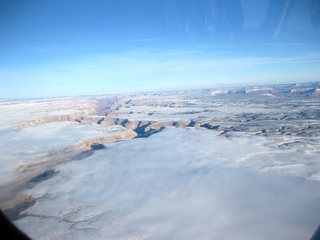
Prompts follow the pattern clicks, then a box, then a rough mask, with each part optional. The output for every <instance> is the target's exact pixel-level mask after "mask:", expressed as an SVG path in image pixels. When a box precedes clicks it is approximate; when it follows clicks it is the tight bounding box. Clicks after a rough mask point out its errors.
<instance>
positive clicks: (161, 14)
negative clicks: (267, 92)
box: [0, 0, 320, 98]
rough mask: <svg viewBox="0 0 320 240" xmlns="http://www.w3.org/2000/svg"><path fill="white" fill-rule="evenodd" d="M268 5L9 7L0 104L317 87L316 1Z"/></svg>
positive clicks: (178, 0)
mask: <svg viewBox="0 0 320 240" xmlns="http://www.w3.org/2000/svg"><path fill="white" fill-rule="evenodd" d="M271 2H272V0H271ZM268 3H269V0H261V1H259V3H257V1H254V0H239V1H238V0H226V1H222V0H217V1H210V0H200V1H195V0H185V1H182V0H163V1H152V2H151V1H147V0H131V1H129V0H118V1H102V0H101V1H100V0H99V1H88V0H77V1H75V0H69V1H62V0H56V1H49V0H42V1H39V0H32V1H22V0H20V1H19V0H3V1H1V3H0V42H1V44H0V98H29V97H47V96H62V95H82V94H101V93H114V92H127V91H144V90H163V89H173V88H190V87H216V86H232V85H246V84H249V85H252V84H269V83H286V82H307V81H318V80H319V79H320V78H319V76H320V73H319V72H320V71H319V70H318V69H319V67H320V48H319V44H318V42H319V33H317V32H319V30H317V31H316V29H315V27H314V26H313V25H312V23H311V17H310V14H309V12H310V7H311V4H312V0H304V1H295V4H294V5H292V7H291V10H290V18H288V20H287V21H286V20H285V21H283V22H284V23H283V25H281V26H282V27H281V29H280V30H279V29H278V28H279V22H281V19H282V13H283V11H282V10H286V11H287V12H289V10H288V9H287V8H285V3H286V1H285V0H279V1H278V3H277V4H276V5H274V6H273V8H274V9H273V11H271V10H270V11H269V12H268ZM281 4H282V5H281ZM277 12H280V14H279V13H277ZM223 14H225V15H223ZM268 14H269V15H268ZM272 14H273V15H272ZM277 14H278V15H277ZM268 16H269V18H268ZM270 16H271V17H270ZM277 17H278V18H277ZM273 19H278V21H277V22H276V23H273Z"/></svg>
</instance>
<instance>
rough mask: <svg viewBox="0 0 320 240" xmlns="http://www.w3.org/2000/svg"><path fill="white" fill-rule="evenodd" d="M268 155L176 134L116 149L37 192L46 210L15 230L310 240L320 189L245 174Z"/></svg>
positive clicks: (70, 167)
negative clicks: (257, 156)
mask: <svg viewBox="0 0 320 240" xmlns="http://www.w3.org/2000/svg"><path fill="white" fill-rule="evenodd" d="M268 151H269V152H270V154H271V153H272V149H270V148H268V147H266V146H264V145H263V144H262V142H259V141H258V142H257V141H255V140H254V139H252V138H249V137H235V138H232V139H226V138H221V137H217V136H215V135H213V133H212V132H210V131H207V130H196V129H189V130H185V129H174V128H169V129H165V130H164V131H162V132H160V133H158V134H155V135H153V136H151V137H149V138H142V139H134V140H131V141H125V142H118V143H112V144H108V145H107V148H106V149H101V150H99V151H96V152H95V153H94V154H93V155H92V156H90V157H88V158H86V159H83V160H81V161H71V162H67V163H63V164H60V165H59V166H58V167H57V170H59V174H58V175H57V176H55V177H53V178H51V179H49V180H47V181H44V182H42V183H40V184H38V185H37V186H35V187H34V188H33V189H31V190H29V191H28V192H30V193H31V194H32V195H33V196H34V197H35V198H37V204H36V205H35V206H33V207H32V208H29V209H27V210H26V211H25V212H24V213H23V214H25V216H26V217H24V218H21V219H20V220H18V221H16V222H15V223H16V224H17V226H18V227H20V228H21V229H22V230H24V231H25V232H26V233H27V234H29V235H30V237H32V238H34V239H48V238H51V239H59V238H64V239H72V238H77V239H89V238H91V239H262V240H263V239H275V240H277V239H279V240H280V239H297V240H298V239H309V238H310V237H311V236H312V234H313V232H314V231H315V229H316V228H317V226H318V224H319V223H320V217H319V212H320V205H319V200H320V195H319V192H320V185H319V183H318V182H316V181H309V180H305V178H302V177H301V176H290V175H281V174H276V173H274V172H272V171H257V169H259V166H260V165H261V161H260V160H259V159H257V161H256V162H254V161H252V162H251V163H250V164H249V165H244V166H243V165H241V164H239V161H240V160H241V159H248V156H254V154H256V153H257V152H266V153H267V152H268ZM274 156H275V157H276V155H274ZM237 161H238V162H237ZM240 163H241V161H240Z"/></svg>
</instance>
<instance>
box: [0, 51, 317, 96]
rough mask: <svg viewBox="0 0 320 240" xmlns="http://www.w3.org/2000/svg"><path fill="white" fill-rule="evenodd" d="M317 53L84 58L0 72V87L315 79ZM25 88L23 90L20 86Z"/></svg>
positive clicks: (128, 87)
mask: <svg viewBox="0 0 320 240" xmlns="http://www.w3.org/2000/svg"><path fill="white" fill-rule="evenodd" d="M319 63H320V53H308V54H304V55H298V54H297V55H295V56H293V55H291V56H287V54H285V53H284V54H283V55H282V56H280V57H279V56H266V57H263V56H262V57H257V56H245V55H242V56H241V54H237V55H231V54H228V53H227V52H225V51H222V52H219V51H215V52H210V51H203V50H190V51H183V50H178V51H170V50H168V51H163V52H161V51H155V50H154V51H151V50H149V51H147V50H135V51H130V52H126V53H118V54H103V53H102V54H94V55H83V56H82V57H80V58H78V59H73V60H63V59H59V60H56V61H51V62H47V63H45V64H39V65H37V66H33V67H24V68H20V69H11V70H10V69H0V78H1V79H3V80H2V86H3V84H4V83H5V86H10V85H12V83H14V84H16V85H17V83H22V84H27V86H28V87H27V88H28V89H32V88H34V90H36V89H37V88H38V89H42V90H41V91H45V90H46V89H47V91H49V92H53V93H56V94H59V92H61V91H62V92H63V94H85V93H87V94H90V93H98V92H99V93H102V92H106V91H107V92H112V91H136V90H148V89H166V88H179V87H186V86H196V85H198V86H200V85H212V86H216V85H221V84H223V85H226V84H252V83H259V84H261V83H265V84H267V83H268V81H269V82H272V83H274V81H280V80H281V79H282V81H288V80H290V79H291V81H296V80H297V79H299V80H300V81H301V80H302V81H303V80H306V81H310V80H312V79H313V80H314V79H316V78H317V77H319V73H318V68H319ZM22 87H23V86H22Z"/></svg>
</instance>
